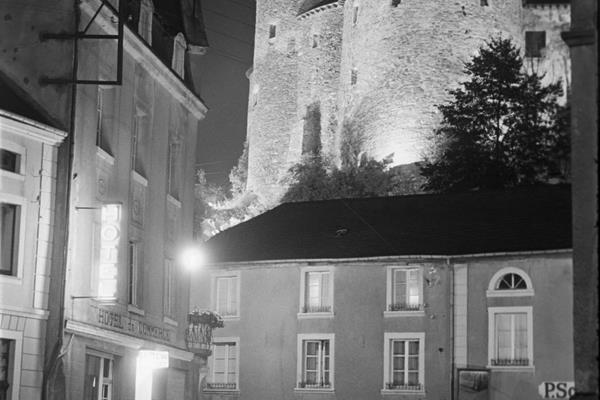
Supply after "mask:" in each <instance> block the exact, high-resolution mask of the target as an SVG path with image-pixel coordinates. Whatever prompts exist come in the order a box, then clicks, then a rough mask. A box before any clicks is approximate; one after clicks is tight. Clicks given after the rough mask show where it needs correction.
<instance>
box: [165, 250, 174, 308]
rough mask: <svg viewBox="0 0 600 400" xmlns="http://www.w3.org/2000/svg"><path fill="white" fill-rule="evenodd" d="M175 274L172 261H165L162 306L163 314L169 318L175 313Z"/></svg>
mask: <svg viewBox="0 0 600 400" xmlns="http://www.w3.org/2000/svg"><path fill="white" fill-rule="evenodd" d="M175 273H176V271H175V268H174V264H173V260H169V259H167V260H165V276H164V279H163V284H164V294H163V302H164V303H163V304H164V314H165V315H166V316H169V317H172V316H173V314H174V313H175V291H176V288H175Z"/></svg>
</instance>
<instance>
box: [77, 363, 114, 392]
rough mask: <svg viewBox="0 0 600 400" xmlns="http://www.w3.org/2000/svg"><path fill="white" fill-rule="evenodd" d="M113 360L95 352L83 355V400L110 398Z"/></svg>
mask: <svg viewBox="0 0 600 400" xmlns="http://www.w3.org/2000/svg"><path fill="white" fill-rule="evenodd" d="M112 392H113V360H112V358H107V357H105V356H101V355H97V354H87V355H86V356H85V382H84V391H83V399H84V400H111V399H112V398H113V397H112Z"/></svg>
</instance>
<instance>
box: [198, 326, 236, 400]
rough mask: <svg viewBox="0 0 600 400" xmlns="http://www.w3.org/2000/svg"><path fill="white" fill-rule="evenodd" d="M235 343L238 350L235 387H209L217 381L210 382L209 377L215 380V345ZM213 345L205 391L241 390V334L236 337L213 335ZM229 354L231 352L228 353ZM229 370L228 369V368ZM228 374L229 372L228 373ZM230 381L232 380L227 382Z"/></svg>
mask: <svg viewBox="0 0 600 400" xmlns="http://www.w3.org/2000/svg"><path fill="white" fill-rule="evenodd" d="M230 343H233V344H234V345H235V348H236V350H237V352H236V358H235V389H230V388H211V387H209V385H210V384H214V383H215V382H210V381H209V377H210V380H214V372H215V370H214V361H215V360H214V354H215V352H214V346H215V345H217V344H230ZM211 347H213V348H212V349H211V350H212V354H211V355H210V357H209V359H208V368H209V374H208V375H207V379H206V381H207V382H206V383H207V385H206V389H205V391H207V392H239V391H240V338H239V336H235V337H233V336H232V337H213V340H212V346H211ZM228 354H229V353H228ZM226 365H227V366H229V363H226ZM227 371H228V370H227ZM225 375H227V372H226V374H225ZM227 383H230V382H227Z"/></svg>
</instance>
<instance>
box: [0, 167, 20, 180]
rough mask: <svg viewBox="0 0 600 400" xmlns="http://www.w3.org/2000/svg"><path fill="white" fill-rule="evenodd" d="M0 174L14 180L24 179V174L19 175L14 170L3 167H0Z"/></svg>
mask: <svg viewBox="0 0 600 400" xmlns="http://www.w3.org/2000/svg"><path fill="white" fill-rule="evenodd" d="M0 176H3V177H6V178H10V179H14V180H16V181H24V180H25V175H21V174H18V173H16V172H11V171H7V170H5V169H0Z"/></svg>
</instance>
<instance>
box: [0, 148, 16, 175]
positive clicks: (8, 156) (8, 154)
mask: <svg viewBox="0 0 600 400" xmlns="http://www.w3.org/2000/svg"><path fill="white" fill-rule="evenodd" d="M0 158H1V159H2V167H1V168H2V169H3V170H5V171H10V172H14V173H17V174H18V173H19V172H20V171H19V163H20V158H21V156H20V155H19V154H17V153H13V152H12V151H8V150H4V149H0Z"/></svg>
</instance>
